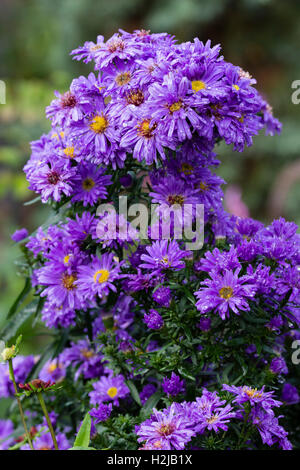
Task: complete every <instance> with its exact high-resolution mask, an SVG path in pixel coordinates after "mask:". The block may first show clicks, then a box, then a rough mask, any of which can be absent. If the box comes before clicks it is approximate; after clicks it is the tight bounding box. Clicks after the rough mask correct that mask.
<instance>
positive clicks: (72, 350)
mask: <svg viewBox="0 0 300 470" xmlns="http://www.w3.org/2000/svg"><path fill="white" fill-rule="evenodd" d="M101 359H102V357H101V356H100V355H99V354H97V353H96V351H95V349H94V348H93V347H92V346H91V345H90V343H89V341H88V340H85V339H82V340H79V341H78V342H77V343H71V346H70V347H69V348H66V349H65V350H64V351H63V352H62V353H61V355H60V360H61V362H62V363H63V364H64V365H65V366H66V367H68V366H70V365H72V366H73V367H77V371H76V373H75V377H74V378H75V381H77V380H78V377H79V376H80V375H81V374H82V375H83V377H84V378H85V379H92V378H94V377H99V376H100V375H101V374H102V373H103V365H102V360H101Z"/></svg>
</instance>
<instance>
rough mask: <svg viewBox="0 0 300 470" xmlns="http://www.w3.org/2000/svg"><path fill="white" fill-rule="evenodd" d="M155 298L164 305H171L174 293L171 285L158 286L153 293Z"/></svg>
mask: <svg viewBox="0 0 300 470" xmlns="http://www.w3.org/2000/svg"><path fill="white" fill-rule="evenodd" d="M152 297H153V299H154V300H155V302H157V303H158V304H159V305H160V306H162V307H169V305H170V303H171V300H172V294H171V290H170V288H169V287H163V286H162V287H158V288H157V289H156V290H155V291H154V292H153V294H152Z"/></svg>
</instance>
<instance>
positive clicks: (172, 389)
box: [161, 372, 185, 397]
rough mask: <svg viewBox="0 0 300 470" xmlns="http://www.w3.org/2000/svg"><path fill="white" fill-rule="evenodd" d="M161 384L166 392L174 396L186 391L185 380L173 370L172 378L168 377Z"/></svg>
mask: <svg viewBox="0 0 300 470" xmlns="http://www.w3.org/2000/svg"><path fill="white" fill-rule="evenodd" d="M161 386H162V389H163V391H164V393H166V394H167V395H171V396H174V397H175V396H176V395H178V394H179V393H183V392H184V391H185V381H184V380H180V377H179V376H178V375H176V374H175V373H174V372H172V374H171V378H170V379H168V378H167V377H165V378H164V379H163V382H162V384H161Z"/></svg>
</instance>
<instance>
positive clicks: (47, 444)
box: [21, 432, 70, 450]
mask: <svg viewBox="0 0 300 470" xmlns="http://www.w3.org/2000/svg"><path fill="white" fill-rule="evenodd" d="M56 440H57V445H58V449H59V450H67V449H69V448H70V443H69V441H68V439H67V437H66V435H65V434H64V433H62V432H58V433H56ZM33 448H34V450H54V445H53V441H52V437H51V434H50V433H49V432H47V433H46V434H42V435H41V436H39V437H36V438H35V439H34V441H33ZM21 449H22V450H30V447H29V444H25V445H24V446H22V447H21Z"/></svg>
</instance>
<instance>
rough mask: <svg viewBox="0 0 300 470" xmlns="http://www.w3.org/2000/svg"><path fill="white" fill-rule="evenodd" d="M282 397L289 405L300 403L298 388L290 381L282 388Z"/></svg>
mask: <svg viewBox="0 0 300 470" xmlns="http://www.w3.org/2000/svg"><path fill="white" fill-rule="evenodd" d="M281 399H282V401H284V402H285V403H287V404H288V405H295V404H296V403H299V401H300V397H299V393H298V390H297V388H296V387H295V386H294V385H292V384H290V383H285V384H284V386H283V388H282V394H281Z"/></svg>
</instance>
